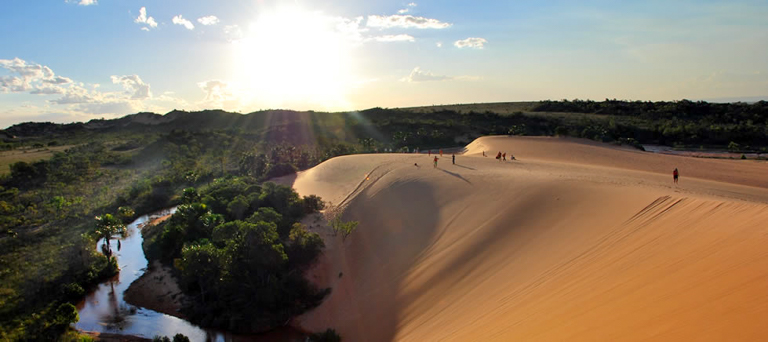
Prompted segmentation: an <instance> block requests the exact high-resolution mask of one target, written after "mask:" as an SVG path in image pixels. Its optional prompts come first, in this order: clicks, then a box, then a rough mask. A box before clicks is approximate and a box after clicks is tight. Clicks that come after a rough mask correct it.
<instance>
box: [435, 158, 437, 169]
mask: <svg viewBox="0 0 768 342" xmlns="http://www.w3.org/2000/svg"><path fill="white" fill-rule="evenodd" d="M435 168H437V156H435Z"/></svg>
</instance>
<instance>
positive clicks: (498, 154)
mask: <svg viewBox="0 0 768 342" xmlns="http://www.w3.org/2000/svg"><path fill="white" fill-rule="evenodd" d="M496 160H498V161H501V151H499V153H497V154H496Z"/></svg>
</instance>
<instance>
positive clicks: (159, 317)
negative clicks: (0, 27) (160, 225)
mask: <svg viewBox="0 0 768 342" xmlns="http://www.w3.org/2000/svg"><path fill="white" fill-rule="evenodd" d="M175 211H176V208H171V209H166V210H163V211H160V212H156V213H153V214H149V215H144V216H141V217H139V218H137V219H136V220H135V221H133V222H131V224H129V225H128V226H127V227H126V228H127V234H126V236H125V237H124V238H121V239H120V241H121V243H120V244H121V246H120V250H118V248H117V247H118V246H117V243H118V242H117V241H118V240H117V239H114V240H112V241H111V244H112V250H113V253H114V255H116V256H117V261H118V265H120V273H119V274H118V275H117V276H115V277H113V278H111V279H109V280H107V281H106V282H104V283H101V284H99V286H98V288H96V289H95V290H94V291H93V292H91V293H88V295H87V296H86V297H85V299H84V300H83V301H82V302H80V303H78V305H77V309H78V311H79V313H80V321H78V322H77V324H76V325H75V326H76V328H77V329H80V330H85V331H95V332H102V333H111V334H120V335H132V336H140V337H144V338H149V339H151V338H153V337H155V336H168V337H173V336H174V335H176V334H178V333H181V334H184V335H186V336H187V337H189V339H190V340H191V341H217V342H218V341H303V340H304V337H303V335H302V334H300V333H299V332H297V331H295V330H292V329H284V330H283V329H278V330H279V331H275V332H273V333H269V334H265V335H251V336H241V335H234V334H231V333H227V332H221V331H216V330H210V329H204V328H201V327H199V326H197V325H194V324H192V323H190V322H188V321H186V320H183V319H180V318H177V317H174V316H170V315H166V314H163V313H160V312H156V311H153V310H149V309H145V308H142V307H136V306H133V305H131V304H128V303H126V302H125V301H124V300H123V293H124V292H125V290H127V289H128V287H129V286H130V285H131V283H132V282H133V281H135V280H136V279H138V278H139V277H141V276H142V275H143V274H144V271H145V270H146V268H147V265H148V263H147V258H146V257H145V256H144V250H143V249H142V246H141V245H142V242H143V240H144V239H143V238H142V236H141V230H140V227H141V226H142V225H144V224H146V223H147V222H150V221H151V220H153V219H155V218H158V217H162V216H165V215H170V214H173V213H174V212H175ZM102 241H103V240H101V241H99V242H98V244H97V248H98V246H101V243H102Z"/></svg>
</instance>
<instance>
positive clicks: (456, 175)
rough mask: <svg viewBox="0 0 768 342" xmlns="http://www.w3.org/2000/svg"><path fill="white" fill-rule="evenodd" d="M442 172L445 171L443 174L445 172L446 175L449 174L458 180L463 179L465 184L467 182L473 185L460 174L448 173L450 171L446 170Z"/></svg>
mask: <svg viewBox="0 0 768 342" xmlns="http://www.w3.org/2000/svg"><path fill="white" fill-rule="evenodd" d="M440 171H443V172H445V173H447V174H449V175H451V176H454V177H456V178H458V179H461V180H463V181H465V182H467V183H469V184H472V182H470V181H469V180H468V179H466V178H464V176H462V175H460V174H458V173H454V172H451V171H448V170H445V169H440Z"/></svg>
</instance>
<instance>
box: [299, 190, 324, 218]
mask: <svg viewBox="0 0 768 342" xmlns="http://www.w3.org/2000/svg"><path fill="white" fill-rule="evenodd" d="M303 202H304V214H307V215H308V214H311V213H316V212H318V211H320V210H323V209H325V203H324V202H323V200H322V199H321V198H320V197H318V196H315V195H309V196H304V199H303Z"/></svg>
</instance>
